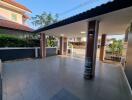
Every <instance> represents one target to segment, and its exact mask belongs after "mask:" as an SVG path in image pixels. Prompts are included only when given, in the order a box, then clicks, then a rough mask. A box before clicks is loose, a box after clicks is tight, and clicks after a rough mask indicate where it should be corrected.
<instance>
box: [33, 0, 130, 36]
mask: <svg viewBox="0 0 132 100" xmlns="http://www.w3.org/2000/svg"><path fill="white" fill-rule="evenodd" d="M130 6H132V1H131V0H114V1H113V2H108V3H107V4H102V5H101V6H97V7H96V8H93V9H91V10H88V11H86V12H83V13H80V14H78V15H75V16H72V17H70V18H67V19H64V20H62V21H59V22H57V23H54V24H51V25H49V26H46V27H43V28H40V29H38V30H35V31H34V32H37V33H39V32H42V31H46V30H49V29H53V28H57V27H60V26H64V25H67V24H71V23H74V22H78V21H81V20H85V19H89V18H93V17H96V16H99V15H103V14H106V13H110V12H113V11H116V10H120V9H123V8H127V7H130Z"/></svg>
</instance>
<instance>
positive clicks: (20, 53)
mask: <svg viewBox="0 0 132 100" xmlns="http://www.w3.org/2000/svg"><path fill="white" fill-rule="evenodd" d="M46 51H47V52H46V55H47V56H54V55H57V48H46ZM39 57H40V48H39V47H33V48H32V47H31V48H0V59H1V60H2V61H8V60H15V59H24V58H39Z"/></svg>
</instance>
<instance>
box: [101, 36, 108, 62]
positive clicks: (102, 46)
mask: <svg viewBox="0 0 132 100" xmlns="http://www.w3.org/2000/svg"><path fill="white" fill-rule="evenodd" d="M105 41H106V34H102V36H101V46H100V56H99V60H100V61H104V53H105Z"/></svg>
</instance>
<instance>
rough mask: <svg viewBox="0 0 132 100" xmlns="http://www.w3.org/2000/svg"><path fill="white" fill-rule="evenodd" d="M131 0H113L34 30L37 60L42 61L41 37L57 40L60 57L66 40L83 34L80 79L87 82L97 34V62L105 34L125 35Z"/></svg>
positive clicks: (43, 47)
mask: <svg viewBox="0 0 132 100" xmlns="http://www.w3.org/2000/svg"><path fill="white" fill-rule="evenodd" d="M131 12H132V2H131V0H114V1H112V2H109V3H107V4H103V5H101V6H98V7H96V8H93V9H91V10H88V11H86V12H83V13H80V14H78V15H75V16H73V17H70V18H67V19H65V20H62V21H59V22H57V23H54V24H52V25H49V26H47V27H44V28H41V29H38V30H37V31H36V32H40V33H41V57H42V58H45V56H46V55H45V54H46V53H45V51H46V50H45V44H46V43H45V35H52V36H56V37H59V38H60V54H61V55H63V54H66V52H67V38H68V37H76V36H81V35H83V34H81V33H82V32H83V33H87V34H86V37H87V43H86V54H85V72H84V78H85V79H91V78H93V77H94V74H95V64H96V49H97V39H98V35H101V36H102V41H101V50H100V61H103V58H104V44H105V39H106V35H107V34H110V35H118V34H125V33H126V30H127V28H128V26H129V25H130V22H131V20H132V13H131Z"/></svg>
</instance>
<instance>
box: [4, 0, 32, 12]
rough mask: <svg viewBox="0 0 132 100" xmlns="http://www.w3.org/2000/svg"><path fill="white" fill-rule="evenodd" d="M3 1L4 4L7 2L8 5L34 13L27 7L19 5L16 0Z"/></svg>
mask: <svg viewBox="0 0 132 100" xmlns="http://www.w3.org/2000/svg"><path fill="white" fill-rule="evenodd" d="M2 1H4V2H6V3H9V4H11V5H13V6H16V7H19V8H21V9H23V10H26V11H29V12H31V13H32V11H31V10H29V9H28V8H26V7H25V6H23V5H21V4H19V3H17V2H16V1H15V0H2Z"/></svg>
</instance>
